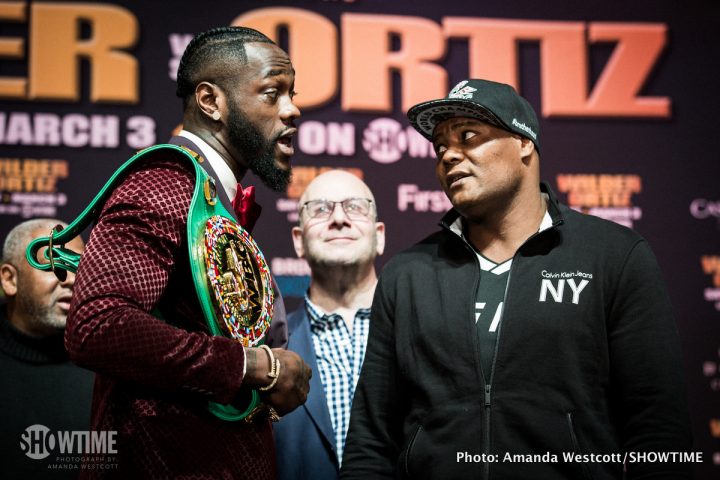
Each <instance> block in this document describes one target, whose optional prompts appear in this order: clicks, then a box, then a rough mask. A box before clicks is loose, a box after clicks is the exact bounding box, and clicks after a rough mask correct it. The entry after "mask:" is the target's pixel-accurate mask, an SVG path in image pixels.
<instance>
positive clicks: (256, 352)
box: [243, 348, 312, 416]
mask: <svg viewBox="0 0 720 480" xmlns="http://www.w3.org/2000/svg"><path fill="white" fill-rule="evenodd" d="M272 352H273V355H274V356H275V358H276V359H278V360H279V361H280V375H279V377H278V379H277V382H276V383H275V386H274V387H273V388H272V389H270V390H268V391H267V392H261V395H262V398H263V401H264V402H265V403H267V404H268V405H270V406H271V407H273V408H274V409H275V410H276V411H277V413H278V414H279V415H281V416H282V415H286V414H288V413H290V412H292V411H293V410H295V409H296V408H297V407H299V406H300V405H302V404H303V403H305V400H306V399H307V395H308V392H309V391H310V378H311V377H312V369H310V367H308V366H307V365H306V364H305V362H303V360H302V358H300V356H299V355H298V354H297V353H295V352H291V351H289V350H283V349H282V348H273V349H272ZM245 361H246V364H247V371H246V373H245V379H244V380H243V384H245V385H247V386H251V387H253V388H257V387H264V386H267V385H269V384H270V382H271V380H272V378H270V377H268V376H267V374H268V372H270V370H271V366H270V358H269V356H268V355H267V352H264V351H262V349H259V348H246V349H245Z"/></svg>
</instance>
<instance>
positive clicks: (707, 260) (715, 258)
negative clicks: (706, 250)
mask: <svg viewBox="0 0 720 480" xmlns="http://www.w3.org/2000/svg"><path fill="white" fill-rule="evenodd" d="M700 265H701V266H702V270H703V272H704V273H705V274H707V275H710V276H711V277H712V287H707V288H706V289H705V292H704V297H705V300H706V301H708V302H710V303H712V304H714V305H715V309H716V310H718V311H720V255H703V256H702V257H700Z"/></svg>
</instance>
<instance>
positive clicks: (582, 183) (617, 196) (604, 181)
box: [557, 173, 642, 228]
mask: <svg viewBox="0 0 720 480" xmlns="http://www.w3.org/2000/svg"><path fill="white" fill-rule="evenodd" d="M557 186H558V190H559V191H560V192H561V193H566V194H567V203H568V205H569V206H570V208H572V209H574V210H577V211H579V212H582V213H587V214H590V215H595V216H597V217H601V218H604V219H606V220H611V221H613V222H616V223H619V224H620V225H625V226H626V227H630V228H632V227H633V224H634V222H635V221H637V220H640V219H641V218H642V210H641V209H640V207H637V206H634V205H633V203H632V196H633V195H634V194H636V193H640V192H642V179H641V178H640V176H639V175H610V174H567V173H562V174H559V175H558V176H557Z"/></svg>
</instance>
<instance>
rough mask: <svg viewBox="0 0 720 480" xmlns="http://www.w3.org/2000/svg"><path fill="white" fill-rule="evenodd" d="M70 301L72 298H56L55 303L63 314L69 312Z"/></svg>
mask: <svg viewBox="0 0 720 480" xmlns="http://www.w3.org/2000/svg"><path fill="white" fill-rule="evenodd" d="M71 300H72V297H70V296H69V295H67V296H62V297H60V298H58V299H57V300H56V301H55V303H56V304H57V305H58V306H59V307H60V309H61V310H63V311H64V312H68V311H69V310H70V301H71Z"/></svg>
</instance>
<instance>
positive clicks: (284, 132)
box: [270, 122, 297, 143]
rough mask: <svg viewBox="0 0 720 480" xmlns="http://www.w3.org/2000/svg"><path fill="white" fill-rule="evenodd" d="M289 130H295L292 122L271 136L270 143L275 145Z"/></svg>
mask: <svg viewBox="0 0 720 480" xmlns="http://www.w3.org/2000/svg"><path fill="white" fill-rule="evenodd" d="M290 130H297V129H296V128H295V124H294V123H293V122H290V124H288V125H287V126H286V127H285V128H283V129H282V130H281V131H279V132H278V133H276V134H275V135H273V137H272V138H271V139H270V143H277V142H278V140H280V138H281V137H283V136H284V135H285V134H286V133H287V132H289V131H290Z"/></svg>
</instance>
